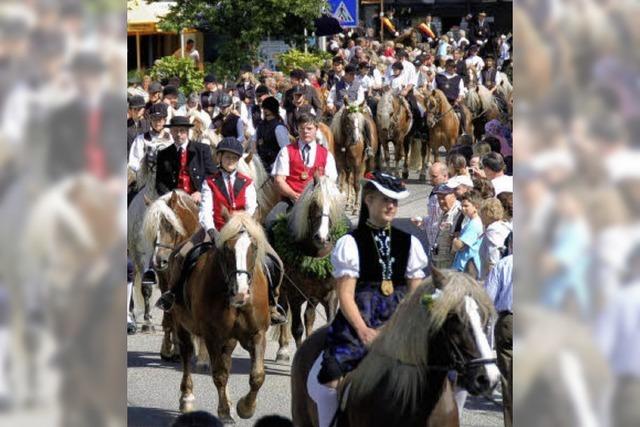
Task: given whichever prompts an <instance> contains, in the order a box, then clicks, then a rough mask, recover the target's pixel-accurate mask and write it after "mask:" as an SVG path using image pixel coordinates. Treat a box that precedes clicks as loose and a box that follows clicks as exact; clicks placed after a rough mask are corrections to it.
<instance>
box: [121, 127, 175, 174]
mask: <svg viewBox="0 0 640 427" xmlns="http://www.w3.org/2000/svg"><path fill="white" fill-rule="evenodd" d="M149 132H150V134H151V141H147V140H146V139H144V134H143V133H141V134H139V135H138V136H136V139H134V140H133V142H132V143H131V151H129V162H128V164H127V166H128V167H129V168H130V169H131V170H133V171H134V172H138V171H139V170H140V166H141V163H142V159H143V158H144V155H145V154H146V148H147V147H149V146H153V145H160V144H163V145H164V144H166V146H169V145H171V144H172V143H173V138H172V137H171V133H170V132H169V131H167V130H166V129H163V130H162V132H160V133H159V134H158V133H156V132H155V131H154V130H153V129H151V130H150V131H149ZM158 148H160V149H162V146H160V147H158Z"/></svg>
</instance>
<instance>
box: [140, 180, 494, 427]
mask: <svg viewBox="0 0 640 427" xmlns="http://www.w3.org/2000/svg"><path fill="white" fill-rule="evenodd" d="M411 177H414V174H413V173H412V174H411ZM407 186H408V189H409V191H410V192H411V196H410V197H409V198H407V199H405V200H402V201H400V205H399V214H398V218H399V219H398V220H397V221H396V222H395V225H396V226H398V227H400V228H402V229H404V230H406V231H411V232H412V233H413V234H415V235H416V236H418V237H420V238H421V241H422V242H423V244H424V234H423V233H422V232H420V231H419V230H417V229H416V228H415V227H414V226H413V225H412V224H411V223H410V221H409V219H410V218H411V217H412V216H415V215H424V214H425V210H426V198H427V197H428V195H429V191H430V189H431V187H429V186H427V185H425V184H424V183H422V184H420V183H418V182H417V180H409V181H408V182H407ZM158 296H159V291H158V290H157V289H155V290H154V294H153V297H152V299H151V301H152V302H155V301H156V300H157V298H158ZM161 319H162V313H161V312H160V311H159V310H158V309H154V311H153V322H154V324H155V325H156V326H155V328H156V330H155V332H154V333H140V332H138V333H137V334H136V335H133V336H129V338H128V345H127V350H128V355H127V361H128V363H127V366H128V369H127V380H128V386H127V390H128V396H127V402H128V411H127V413H128V425H129V426H136V427H138V426H145V427H146V426H167V425H171V422H172V421H173V419H175V417H176V416H177V415H179V413H178V399H179V396H180V380H181V376H182V370H181V367H180V364H179V363H169V362H164V361H162V360H161V359H160V355H159V351H160V344H161V340H162V328H161V327H160V321H161ZM316 319H317V320H316V324H317V326H321V325H322V324H324V323H326V321H325V319H324V313H323V311H321V310H320V311H318V316H317V318H316ZM294 348H295V347H294V344H293V343H292V344H291V350H292V352H293V350H294ZM276 350H277V343H276V342H275V341H273V340H268V342H267V351H266V359H265V371H266V374H267V375H266V379H265V383H264V385H263V386H262V388H261V389H260V394H259V395H258V405H257V409H256V413H255V415H254V417H253V418H252V419H249V420H242V419H240V418H239V417H238V416H237V414H236V413H235V406H233V408H232V416H233V417H234V418H235V420H236V423H237V425H238V426H242V427H244V426H247V427H249V426H252V425H253V424H254V423H255V421H256V420H258V419H259V418H260V417H261V416H263V415H267V414H280V415H283V416H286V417H290V416H291V413H290V407H291V396H290V377H289V365H288V364H286V365H284V364H276V363H275V353H276ZM249 369H250V360H249V355H248V353H247V352H246V351H244V350H243V349H242V348H241V347H240V346H239V345H238V347H237V348H236V350H235V351H234V353H233V365H232V373H231V376H230V378H229V387H228V389H229V395H230V398H231V400H232V402H233V404H234V405H235V404H236V403H237V401H238V399H239V398H240V397H242V396H243V395H244V394H245V393H246V392H247V391H248V389H249V382H248V372H249ZM192 378H193V383H194V395H195V398H196V400H195V407H196V409H201V410H206V411H209V412H212V413H213V414H216V413H217V410H216V408H217V392H216V389H215V386H214V384H213V381H212V379H211V376H210V375H209V374H204V373H194V374H193V376H192ZM494 398H495V399H496V400H497V401H500V396H499V394H498V393H497V392H496V394H495V395H494ZM502 424H503V422H502V410H501V408H500V407H498V406H497V405H495V404H494V403H492V402H489V401H487V400H486V399H484V398H473V397H470V398H469V399H468V400H467V403H466V406H465V411H464V414H463V418H462V420H461V425H462V426H469V427H471V426H473V427H485V426H502Z"/></svg>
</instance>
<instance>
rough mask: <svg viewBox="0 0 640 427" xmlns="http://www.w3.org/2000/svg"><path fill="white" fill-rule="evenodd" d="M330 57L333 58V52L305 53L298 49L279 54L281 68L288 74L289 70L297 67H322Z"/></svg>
mask: <svg viewBox="0 0 640 427" xmlns="http://www.w3.org/2000/svg"><path fill="white" fill-rule="evenodd" d="M328 59H331V54H330V53H329V52H322V51H319V52H308V53H305V52H303V51H300V50H297V49H291V50H289V51H287V52H285V53H282V54H280V55H278V61H280V68H281V69H282V71H284V72H285V73H286V74H289V72H291V70H293V69H295V68H302V69H303V70H305V71H313V70H315V69H316V68H322V66H323V65H324V64H325V62H326V61H327V60H328Z"/></svg>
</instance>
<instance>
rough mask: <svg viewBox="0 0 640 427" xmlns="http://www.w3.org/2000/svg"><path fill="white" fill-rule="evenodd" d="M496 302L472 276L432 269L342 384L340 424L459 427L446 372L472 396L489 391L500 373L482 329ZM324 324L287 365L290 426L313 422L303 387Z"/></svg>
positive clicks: (312, 408) (301, 426)
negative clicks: (456, 378) (289, 387)
mask: <svg viewBox="0 0 640 427" xmlns="http://www.w3.org/2000/svg"><path fill="white" fill-rule="evenodd" d="M494 314H495V313H494V309H493V304H492V302H491V300H490V299H489V298H488V296H487V295H486V293H485V292H484V290H483V289H482V287H480V286H479V285H478V283H477V282H476V281H475V280H474V279H473V278H472V277H471V276H469V275H467V274H465V273H461V272H454V271H451V270H442V271H441V270H438V269H433V271H432V275H431V277H430V278H429V279H427V280H426V281H425V282H423V283H422V284H421V285H420V286H418V288H417V289H416V290H415V291H414V292H413V293H411V294H409V295H408V296H407V297H406V299H405V300H404V301H403V302H402V303H401V304H400V306H399V307H398V309H397V311H396V312H395V313H394V314H393V316H392V317H391V319H390V320H389V322H388V323H387V324H386V325H385V326H384V327H383V328H382V329H380V330H379V334H378V336H377V337H376V339H375V340H374V341H373V343H372V344H371V348H370V350H369V352H368V354H367V355H366V356H365V357H364V359H362V361H361V362H360V364H359V365H358V367H356V369H355V370H354V371H352V372H350V373H349V374H347V376H346V377H345V378H344V380H343V381H342V383H341V384H340V386H339V390H338V395H339V396H340V406H339V409H338V414H336V419H337V425H338V426H343V425H348V426H352V427H357V426H367V427H376V426H390V425H401V426H416V427H417V426H421V427H422V426H458V425H459V421H458V410H457V407H456V404H455V400H454V399H453V387H452V384H451V383H450V380H449V379H448V374H449V372H450V371H456V372H457V374H458V384H459V385H461V386H462V387H464V388H466V389H467V390H468V391H469V392H471V393H472V394H489V393H490V392H491V390H493V388H494V387H495V386H496V385H497V384H498V381H499V378H500V373H499V371H498V368H497V366H496V364H495V359H494V358H493V354H492V352H491V347H490V346H489V343H488V341H487V337H486V336H485V334H484V328H485V327H486V325H487V323H488V321H489V319H490V318H491V317H492V316H493V315H494ZM324 333H326V329H324V330H319V331H318V332H316V333H314V334H313V336H311V337H310V338H309V339H307V340H306V341H305V342H304V343H302V346H301V347H300V348H299V349H298V351H297V353H296V355H295V357H294V360H293V363H292V366H291V397H292V403H291V406H292V415H293V424H294V425H296V426H299V427H316V426H317V425H318V421H317V410H316V406H315V403H314V401H313V400H311V398H310V397H309V393H308V391H307V382H308V381H309V382H312V381H316V382H317V380H316V379H315V378H309V379H307V378H308V376H309V372H310V371H311V370H312V367H313V366H314V364H317V363H318V361H319V357H321V352H322V348H323V346H324V340H323V339H322V338H323V337H322V336H321V335H322V334H324Z"/></svg>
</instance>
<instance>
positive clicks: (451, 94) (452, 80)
mask: <svg viewBox="0 0 640 427" xmlns="http://www.w3.org/2000/svg"><path fill="white" fill-rule="evenodd" d="M444 69H445V71H444V73H440V74H437V75H436V79H435V80H434V82H433V87H434V89H440V90H441V91H442V92H443V93H444V96H446V97H447V100H448V101H449V103H450V104H451V106H452V107H453V109H454V110H455V111H456V112H457V113H458V114H459V115H460V118H461V120H460V123H464V122H465V117H464V112H463V110H462V108H460V107H461V105H460V104H461V102H462V99H464V95H465V94H466V93H467V89H466V88H465V87H464V82H463V80H462V77H461V76H460V75H459V74H457V73H456V63H455V61H454V60H453V59H447V62H445V66H444ZM460 128H461V129H464V126H460Z"/></svg>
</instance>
